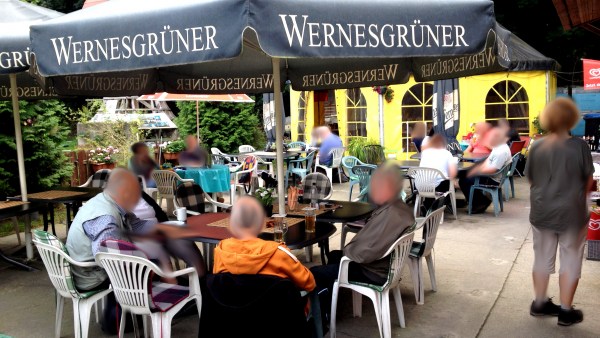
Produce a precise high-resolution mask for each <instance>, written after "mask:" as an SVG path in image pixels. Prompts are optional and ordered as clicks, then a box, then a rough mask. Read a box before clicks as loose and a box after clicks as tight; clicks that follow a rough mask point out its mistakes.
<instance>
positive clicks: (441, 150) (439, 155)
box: [419, 134, 457, 192]
mask: <svg viewBox="0 0 600 338" xmlns="http://www.w3.org/2000/svg"><path fill="white" fill-rule="evenodd" d="M456 162H457V158H455V157H453V156H452V153H451V152H449V151H448V150H446V140H445V139H444V136H442V135H440V134H435V135H433V136H432V137H431V138H430V139H429V143H428V147H427V149H425V150H423V152H422V153H421V163H420V165H419V166H420V167H422V168H433V169H437V170H439V171H440V172H441V173H442V174H444V177H445V179H444V178H442V177H439V178H438V179H437V187H436V191H440V192H446V191H448V190H449V189H450V184H451V180H452V179H453V178H454V177H456V173H457V166H456Z"/></svg>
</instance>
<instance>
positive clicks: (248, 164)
mask: <svg viewBox="0 0 600 338" xmlns="http://www.w3.org/2000/svg"><path fill="white" fill-rule="evenodd" d="M240 161H241V162H242V169H241V170H242V171H245V170H251V169H252V170H253V171H254V172H256V171H257V170H258V166H257V162H258V159H257V158H256V156H253V155H248V156H246V157H244V158H243V159H240Z"/></svg>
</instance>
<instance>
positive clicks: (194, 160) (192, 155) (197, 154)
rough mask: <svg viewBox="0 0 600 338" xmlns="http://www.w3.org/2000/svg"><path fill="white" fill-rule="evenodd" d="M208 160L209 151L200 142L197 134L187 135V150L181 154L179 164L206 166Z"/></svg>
mask: <svg viewBox="0 0 600 338" xmlns="http://www.w3.org/2000/svg"><path fill="white" fill-rule="evenodd" d="M208 161H209V155H208V152H207V151H206V149H204V148H203V147H201V146H200V145H199V144H198V139H196V136H194V135H188V136H186V137H185V151H182V152H181V154H179V164H180V165H182V166H184V167H204V166H206V165H207V164H208Z"/></svg>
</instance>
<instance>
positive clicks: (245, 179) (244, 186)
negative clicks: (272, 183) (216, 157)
mask: <svg viewBox="0 0 600 338" xmlns="http://www.w3.org/2000/svg"><path fill="white" fill-rule="evenodd" d="M257 163H258V161H257V159H256V157H255V156H252V155H248V156H246V157H245V158H244V159H243V160H242V164H241V165H240V166H238V167H237V171H235V172H233V173H232V175H231V176H232V178H233V180H232V182H231V196H230V201H231V204H233V202H235V197H236V194H237V190H238V189H239V190H241V191H242V192H243V193H245V194H251V193H253V192H254V189H255V188H256V185H257V182H258V179H259V176H258V165H257Z"/></svg>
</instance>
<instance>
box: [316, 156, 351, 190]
mask: <svg viewBox="0 0 600 338" xmlns="http://www.w3.org/2000/svg"><path fill="white" fill-rule="evenodd" d="M345 151H346V149H345V148H334V149H332V150H331V154H332V155H333V158H332V160H331V165H330V166H326V165H324V164H320V163H317V165H316V168H323V169H324V170H325V173H326V174H327V177H328V178H329V180H330V181H331V183H332V184H333V169H337V172H338V180H339V182H340V183H342V172H341V170H342V168H341V165H342V157H344V152H345ZM317 159H318V158H317Z"/></svg>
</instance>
